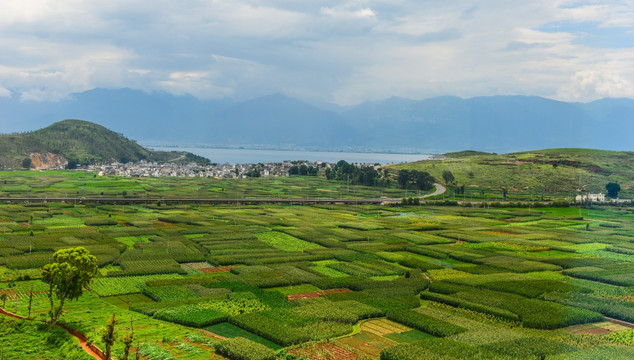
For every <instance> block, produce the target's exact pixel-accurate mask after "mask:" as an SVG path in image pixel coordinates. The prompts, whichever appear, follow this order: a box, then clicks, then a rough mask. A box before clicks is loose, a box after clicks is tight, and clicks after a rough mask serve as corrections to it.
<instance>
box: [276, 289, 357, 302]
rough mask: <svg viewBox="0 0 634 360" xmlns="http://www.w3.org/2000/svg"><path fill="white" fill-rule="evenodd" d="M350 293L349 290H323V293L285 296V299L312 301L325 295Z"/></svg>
mask: <svg viewBox="0 0 634 360" xmlns="http://www.w3.org/2000/svg"><path fill="white" fill-rule="evenodd" d="M350 291H352V290H350V289H332V290H324V291H315V292H309V293H303V294H291V295H286V299H287V300H297V299H313V298H316V297H320V296H322V295H326V294H335V293H343V292H350Z"/></svg>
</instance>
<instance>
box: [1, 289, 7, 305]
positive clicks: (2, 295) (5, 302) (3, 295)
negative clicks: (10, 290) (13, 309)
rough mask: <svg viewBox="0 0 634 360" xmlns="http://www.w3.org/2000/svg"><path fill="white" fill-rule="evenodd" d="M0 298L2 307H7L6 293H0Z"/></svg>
mask: <svg viewBox="0 0 634 360" xmlns="http://www.w3.org/2000/svg"><path fill="white" fill-rule="evenodd" d="M0 300H2V308H5V307H7V293H4V292H3V293H2V294H0Z"/></svg>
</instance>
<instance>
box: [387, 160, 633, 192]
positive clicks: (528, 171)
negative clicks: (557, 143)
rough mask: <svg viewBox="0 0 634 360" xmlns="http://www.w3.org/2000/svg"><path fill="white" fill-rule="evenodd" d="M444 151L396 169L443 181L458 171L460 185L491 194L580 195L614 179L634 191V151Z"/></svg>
mask: <svg viewBox="0 0 634 360" xmlns="http://www.w3.org/2000/svg"><path fill="white" fill-rule="evenodd" d="M455 154H456V155H457V156H451V155H452V154H451V153H449V154H444V155H445V156H447V157H448V158H447V159H440V160H439V159H437V160H427V161H418V162H414V163H407V164H398V165H394V166H391V167H390V169H392V170H393V172H395V170H400V169H409V170H419V171H427V172H429V173H430V174H431V175H432V176H434V177H435V178H436V179H439V180H441V181H442V173H443V171H445V170H449V171H451V172H452V173H453V175H454V177H455V179H456V181H455V183H456V184H457V185H465V187H466V189H467V192H469V190H471V191H475V192H480V191H484V192H487V193H493V192H500V191H501V189H503V188H506V189H508V191H509V192H512V193H520V194H527V195H528V194H542V193H544V194H560V195H574V194H577V193H578V192H579V190H582V191H586V192H603V193H605V185H606V184H607V183H609V182H617V183H619V184H620V185H621V188H622V192H621V197H624V198H632V196H633V195H634V189H633V185H634V152H628V151H607V150H594V149H577V148H568V149H546V150H536V151H526V152H518V153H511V154H501V155H496V154H486V153H477V152H472V151H465V152H457V153H455Z"/></svg>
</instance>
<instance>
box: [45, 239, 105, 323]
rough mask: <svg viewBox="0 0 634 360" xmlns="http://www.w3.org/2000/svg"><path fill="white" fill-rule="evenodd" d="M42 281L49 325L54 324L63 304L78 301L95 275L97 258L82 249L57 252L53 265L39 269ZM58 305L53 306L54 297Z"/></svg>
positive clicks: (54, 255) (60, 313)
mask: <svg viewBox="0 0 634 360" xmlns="http://www.w3.org/2000/svg"><path fill="white" fill-rule="evenodd" d="M40 272H41V273H42V281H44V282H45V283H47V284H48V286H49V288H48V293H47V295H48V298H49V301H50V303H51V309H50V310H49V316H50V323H51V325H53V324H55V323H56V322H57V320H59V317H60V316H61V315H62V309H63V307H64V302H65V301H66V300H67V299H68V300H74V299H78V298H79V297H80V296H81V295H82V293H83V291H84V290H83V289H84V286H86V285H88V284H89V283H90V281H91V280H92V279H93V278H94V277H95V274H96V273H97V258H96V257H94V256H92V255H91V254H90V252H88V250H86V249H85V248H83V247H81V246H80V247H76V248H70V249H62V250H58V251H56V252H55V253H54V254H53V263H51V264H47V265H44V266H43V267H42V269H40ZM53 295H55V297H57V299H58V300H59V304H58V305H57V306H55V297H54V296H53Z"/></svg>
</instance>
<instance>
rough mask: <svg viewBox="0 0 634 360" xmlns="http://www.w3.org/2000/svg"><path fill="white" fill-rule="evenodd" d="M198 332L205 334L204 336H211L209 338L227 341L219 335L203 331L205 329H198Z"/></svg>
mask: <svg viewBox="0 0 634 360" xmlns="http://www.w3.org/2000/svg"><path fill="white" fill-rule="evenodd" d="M198 330H200V331H201V332H203V333H205V334H207V335H211V336H213V337H215V338H216V339H220V340H227V338H226V337H224V336H220V335H218V334H214V333H212V332H211V331H209V330H205V329H198Z"/></svg>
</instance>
